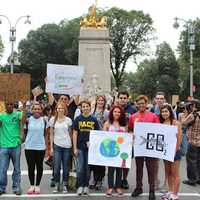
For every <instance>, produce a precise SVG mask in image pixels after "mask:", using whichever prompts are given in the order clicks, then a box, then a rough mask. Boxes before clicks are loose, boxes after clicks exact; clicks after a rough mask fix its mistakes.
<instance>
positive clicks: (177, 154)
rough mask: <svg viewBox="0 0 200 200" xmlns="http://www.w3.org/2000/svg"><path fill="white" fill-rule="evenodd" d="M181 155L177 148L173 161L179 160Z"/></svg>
mask: <svg viewBox="0 0 200 200" xmlns="http://www.w3.org/2000/svg"><path fill="white" fill-rule="evenodd" d="M181 155H182V153H181V151H180V150H178V151H177V152H176V154H175V157H174V161H177V160H181Z"/></svg>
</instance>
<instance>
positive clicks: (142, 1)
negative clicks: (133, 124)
mask: <svg viewBox="0 0 200 200" xmlns="http://www.w3.org/2000/svg"><path fill="white" fill-rule="evenodd" d="M94 1H95V0H72V1H71V0H40V1H39V0H1V7H0V15H6V16H7V17H9V19H10V21H11V23H12V24H15V22H16V20H17V18H18V17H20V16H22V15H27V14H29V15H31V25H25V24H24V23H23V20H22V21H20V22H19V24H18V25H17V42H16V44H15V49H16V48H17V45H18V42H19V41H20V40H21V39H23V38H25V37H26V34H27V33H28V32H29V31H30V30H35V29H37V28H38V27H40V26H41V25H43V24H45V23H53V22H55V23H58V22H60V21H61V20H62V19H65V18H66V19H73V18H75V17H78V16H80V15H82V14H84V13H87V10H88V7H89V6H90V5H91V4H93V3H94ZM113 6H116V7H119V8H123V9H126V10H131V9H134V10H142V11H143V12H144V13H148V14H150V16H151V17H152V19H153V22H154V24H153V26H154V27H155V28H156V36H157V38H158V40H157V41H156V42H154V43H153V44H152V49H155V46H156V44H159V43H160V42H162V41H167V42H168V43H169V44H170V45H171V47H172V48H173V50H176V47H177V43H178V39H179V34H180V31H181V30H182V25H183V23H182V24H181V26H180V28H179V29H178V30H176V29H174V28H173V26H172V25H173V23H174V20H173V19H174V17H176V16H177V17H179V18H183V19H185V20H188V19H195V18H197V17H200V12H199V8H200V1H199V0H98V7H101V8H110V7H113ZM0 19H1V20H2V24H0V35H1V36H2V40H3V43H4V46H5V52H4V57H3V59H2V60H1V63H2V64H4V63H6V59H7V57H8V56H9V54H10V48H11V47H10V43H9V25H8V23H7V21H6V20H5V19H3V18H0ZM128 68H129V71H130V70H134V69H135V66H134V67H133V65H132V64H131V63H129V67H128Z"/></svg>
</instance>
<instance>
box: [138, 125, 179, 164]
mask: <svg viewBox="0 0 200 200" xmlns="http://www.w3.org/2000/svg"><path fill="white" fill-rule="evenodd" d="M177 133H178V128H177V126H171V125H165V124H155V123H143V122H136V123H135V124H134V135H135V143H134V156H135V157H137V156H146V157H153V158H160V159H164V160H168V161H171V162H173V161H174V155H175V150H176V142H177V136H176V135H177Z"/></svg>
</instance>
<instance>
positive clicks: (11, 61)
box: [0, 15, 31, 73]
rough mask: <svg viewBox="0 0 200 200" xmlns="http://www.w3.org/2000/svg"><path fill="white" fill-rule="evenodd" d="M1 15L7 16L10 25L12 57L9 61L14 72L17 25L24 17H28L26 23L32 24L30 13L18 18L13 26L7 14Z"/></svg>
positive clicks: (0, 22) (11, 70) (11, 71)
mask: <svg viewBox="0 0 200 200" xmlns="http://www.w3.org/2000/svg"><path fill="white" fill-rule="evenodd" d="M0 17H3V18H5V19H6V20H7V21H8V23H9V26H10V30H9V31H10V38H9V40H10V42H11V54H10V59H9V63H10V73H13V66H14V43H15V41H16V26H17V24H18V22H19V21H20V20H21V19H22V18H26V20H25V22H24V23H25V24H30V23H31V21H30V19H29V18H30V16H29V15H25V16H21V17H19V18H18V19H17V21H16V23H15V24H14V26H12V24H11V21H10V19H9V18H8V17H7V16H6V15H0ZM0 24H2V21H1V19H0Z"/></svg>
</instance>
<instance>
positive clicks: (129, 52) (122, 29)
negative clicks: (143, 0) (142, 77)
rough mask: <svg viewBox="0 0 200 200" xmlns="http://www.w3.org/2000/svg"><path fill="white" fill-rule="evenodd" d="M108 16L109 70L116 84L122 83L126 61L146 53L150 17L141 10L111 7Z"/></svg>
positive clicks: (150, 32)
mask: <svg viewBox="0 0 200 200" xmlns="http://www.w3.org/2000/svg"><path fill="white" fill-rule="evenodd" d="M104 15H106V16H108V27H109V30H110V38H111V70H112V74H113V77H114V79H115V83H116V86H117V87H119V86H120V85H121V84H122V80H123V75H124V71H125V68H126V64H127V61H128V60H129V59H130V58H131V57H132V58H134V59H135V58H136V57H137V56H138V55H144V54H145V53H146V51H145V50H146V49H147V44H148V42H149V41H150V40H151V39H153V37H152V33H153V27H152V19H151V17H150V16H149V15H145V14H144V13H143V12H142V11H135V10H131V11H125V10H123V9H119V8H111V9H110V10H108V11H106V12H105V13H104Z"/></svg>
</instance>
